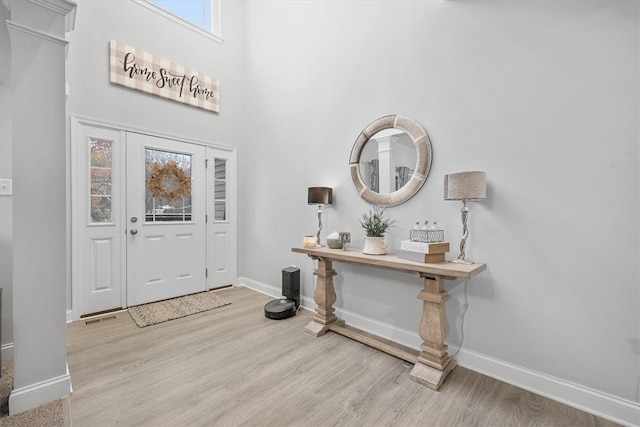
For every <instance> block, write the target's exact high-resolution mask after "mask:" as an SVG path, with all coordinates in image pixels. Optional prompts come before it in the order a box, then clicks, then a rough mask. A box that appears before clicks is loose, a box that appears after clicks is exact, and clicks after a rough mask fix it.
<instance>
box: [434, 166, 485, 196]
mask: <svg viewBox="0 0 640 427" xmlns="http://www.w3.org/2000/svg"><path fill="white" fill-rule="evenodd" d="M486 198H487V174H486V172H480V171H470V172H458V173H450V174H448V175H445V176H444V199H445V200H483V199H486Z"/></svg>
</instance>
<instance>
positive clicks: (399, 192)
mask: <svg viewBox="0 0 640 427" xmlns="http://www.w3.org/2000/svg"><path fill="white" fill-rule="evenodd" d="M430 169H431V141H430V140H429V135H427V132H426V131H425V130H424V128H423V127H422V126H421V125H420V124H419V123H418V122H416V121H415V120H412V119H410V118H408V117H403V116H399V115H390V116H384V117H380V118H379V119H377V120H375V121H373V122H372V123H371V124H369V125H368V126H367V127H366V128H365V129H364V130H363V131H362V132H361V133H360V135H359V136H358V138H357V139H356V142H355V143H354V144H353V148H352V149H351V155H350V156H349V170H350V173H351V179H352V181H353V185H354V187H355V189H356V191H357V192H358V194H359V195H360V197H362V198H363V199H365V200H366V201H368V202H369V203H372V204H375V205H380V206H396V205H399V204H400V203H404V202H406V201H407V200H409V199H410V198H411V197H413V196H414V195H415V194H416V193H417V192H418V190H420V187H422V184H424V182H425V180H426V179H427V176H429V170H430Z"/></svg>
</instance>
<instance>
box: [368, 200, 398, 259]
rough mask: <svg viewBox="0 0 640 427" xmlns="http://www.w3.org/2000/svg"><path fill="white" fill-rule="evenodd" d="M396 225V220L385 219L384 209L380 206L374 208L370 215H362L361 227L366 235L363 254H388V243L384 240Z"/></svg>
mask: <svg viewBox="0 0 640 427" xmlns="http://www.w3.org/2000/svg"><path fill="white" fill-rule="evenodd" d="M394 223H395V221H394V220H392V219H389V218H385V216H384V208H381V207H380V206H374V207H373V209H370V210H369V212H368V213H364V214H362V220H360V225H361V226H362V228H364V231H365V234H366V237H365V238H364V248H362V253H363V254H368V255H384V254H386V253H387V241H386V240H384V235H385V233H386V232H387V230H389V228H391V227H392V226H393V224H394Z"/></svg>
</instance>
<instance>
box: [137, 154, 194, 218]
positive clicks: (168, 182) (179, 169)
mask: <svg viewBox="0 0 640 427" xmlns="http://www.w3.org/2000/svg"><path fill="white" fill-rule="evenodd" d="M191 167H192V162H191V154H183V153H174V152H170V151H163V150H156V149H152V148H146V149H145V183H146V185H145V188H146V191H145V218H146V221H147V222H158V221H173V222H176V221H177V222H184V221H191Z"/></svg>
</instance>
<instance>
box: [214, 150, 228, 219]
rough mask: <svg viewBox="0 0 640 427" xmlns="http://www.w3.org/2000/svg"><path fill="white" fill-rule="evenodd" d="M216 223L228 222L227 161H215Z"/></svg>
mask: <svg viewBox="0 0 640 427" xmlns="http://www.w3.org/2000/svg"><path fill="white" fill-rule="evenodd" d="M213 167H214V171H213V172H214V177H215V178H214V189H213V199H214V203H213V204H214V221H226V220H227V160H226V159H214V162H213Z"/></svg>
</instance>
